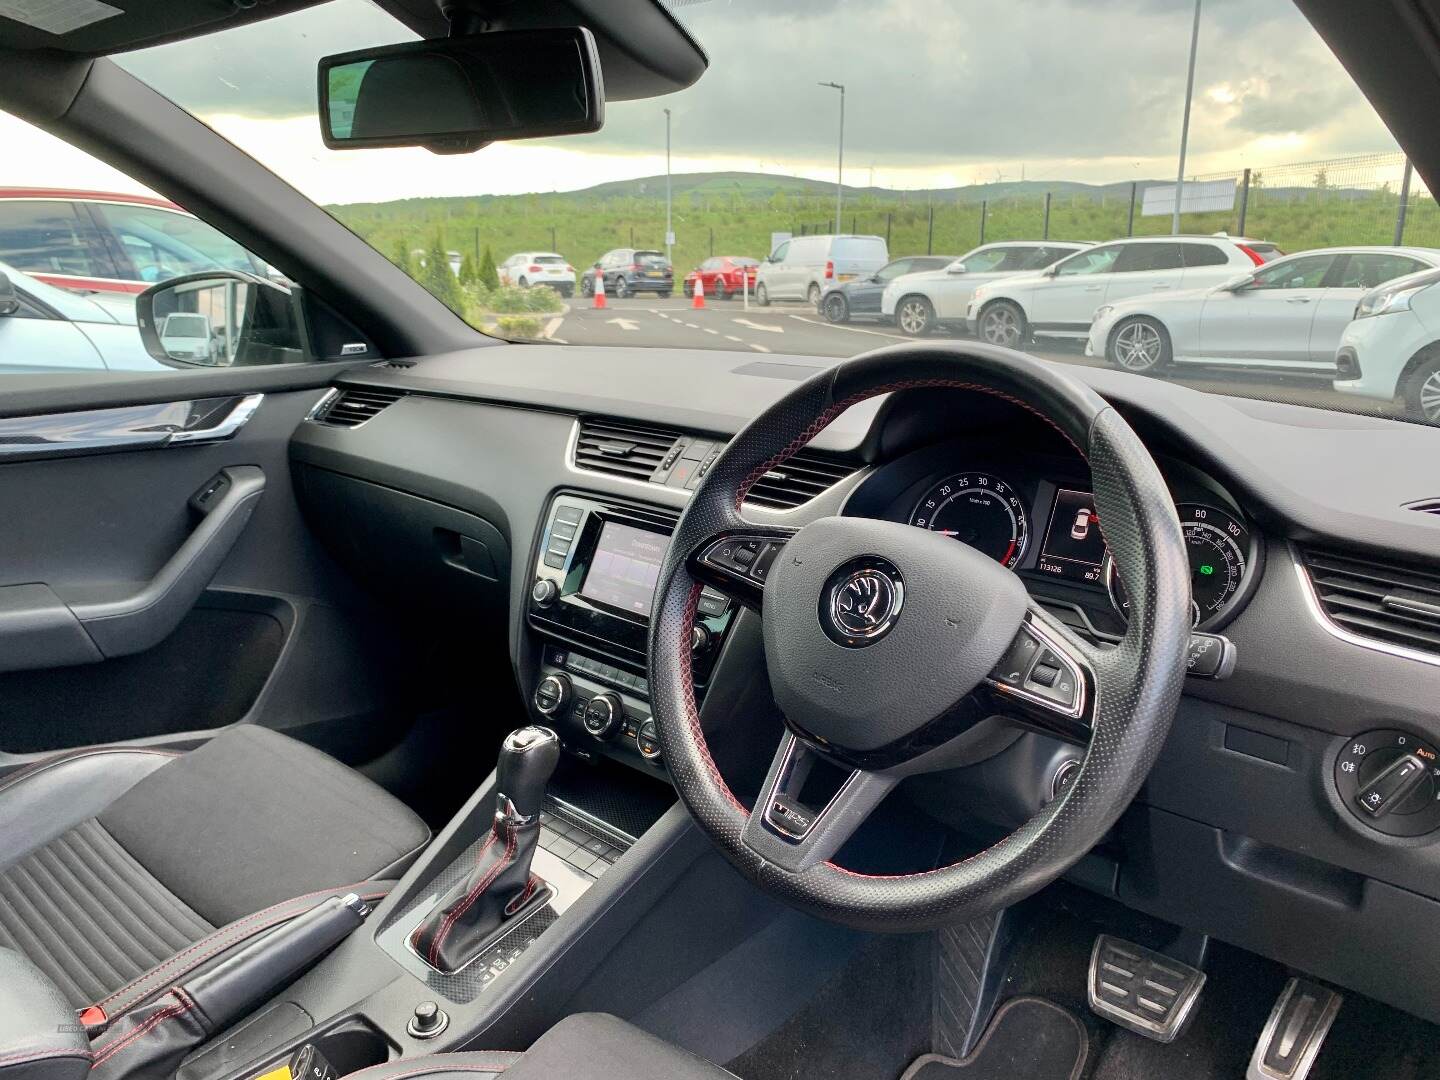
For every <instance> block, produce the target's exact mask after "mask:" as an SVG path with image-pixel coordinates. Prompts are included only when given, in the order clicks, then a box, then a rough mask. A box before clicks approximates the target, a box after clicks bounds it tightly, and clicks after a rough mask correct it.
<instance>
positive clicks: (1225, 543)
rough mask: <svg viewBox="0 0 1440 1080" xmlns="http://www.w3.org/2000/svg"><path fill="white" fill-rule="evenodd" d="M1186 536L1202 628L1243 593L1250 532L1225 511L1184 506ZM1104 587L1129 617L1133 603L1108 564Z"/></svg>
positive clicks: (1181, 509) (1196, 611)
mask: <svg viewBox="0 0 1440 1080" xmlns="http://www.w3.org/2000/svg"><path fill="white" fill-rule="evenodd" d="M1175 512H1176V513H1177V514H1178V515H1179V516H1180V528H1181V530H1182V531H1183V532H1184V534H1185V553H1186V554H1187V555H1188V556H1189V559H1190V599H1191V600H1192V602H1193V604H1194V609H1193V615H1192V617H1193V619H1194V621H1195V624H1196V625H1197V626H1198V625H1201V624H1203V623H1206V622H1208V621H1209V620H1210V619H1213V618H1214V617H1215V616H1216V615H1218V614H1220V612H1221V611H1222V610H1223V609H1224V608H1225V605H1226V604H1228V603H1229V602H1230V600H1231V598H1232V597H1234V595H1235V594H1236V593H1237V592H1239V591H1240V583H1241V582H1242V581H1244V579H1245V559H1246V556H1247V554H1248V552H1249V551H1250V531H1249V530H1248V529H1246V528H1245V526H1244V525H1242V524H1241V523H1240V522H1239V521H1238V520H1236V518H1235V517H1234V516H1233V515H1231V514H1228V513H1226V512H1225V511H1224V510H1217V509H1216V508H1215V507H1213V506H1205V505H1203V504H1201V503H1181V504H1180V505H1179V506H1177V507H1176V508H1175ZM1105 584H1106V585H1107V586H1108V587H1109V589H1110V599H1111V601H1112V602H1113V603H1114V604H1115V609H1116V610H1117V611H1119V612H1120V614H1122V615H1126V616H1127V617H1128V615H1129V609H1130V601H1129V600H1128V598H1127V597H1126V596H1125V587H1124V586H1123V585H1121V584H1120V577H1119V575H1118V574H1116V573H1115V563H1114V561H1113V560H1107V561H1106V564H1105Z"/></svg>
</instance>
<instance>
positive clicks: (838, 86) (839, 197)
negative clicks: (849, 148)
mask: <svg viewBox="0 0 1440 1080" xmlns="http://www.w3.org/2000/svg"><path fill="white" fill-rule="evenodd" d="M819 85H821V86H828V87H829V88H830V89H831V90H839V91H840V159H839V162H838V163H837V165H836V167H835V231H836V233H839V231H840V211H841V204H842V202H843V201H844V197H845V187H844V183H845V86H844V84H842V83H837V82H822V83H820V84H819Z"/></svg>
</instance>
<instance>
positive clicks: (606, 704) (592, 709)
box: [583, 691, 625, 741]
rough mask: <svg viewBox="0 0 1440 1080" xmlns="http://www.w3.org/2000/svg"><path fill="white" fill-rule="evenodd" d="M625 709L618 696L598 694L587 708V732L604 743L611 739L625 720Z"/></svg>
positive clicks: (585, 718) (585, 722) (585, 719)
mask: <svg viewBox="0 0 1440 1080" xmlns="http://www.w3.org/2000/svg"><path fill="white" fill-rule="evenodd" d="M624 708H625V707H624V705H623V704H622V703H621V701H620V697H619V695H618V694H612V693H609V692H608V691H607V692H605V693H603V694H596V695H595V696H594V697H592V698H591V699H590V704H588V705H586V706H585V716H584V721H583V722H584V724H585V730H586V731H588V732H589V733H590V734H591V735H593V736H595V738H597V739H600V740H602V741H603V740H605V739H608V738H610V737H611V736H612V735H614V734H615V732H616V731H618V730H619V728H620V725H621V723H622V722H623V721H624V719H625V711H624Z"/></svg>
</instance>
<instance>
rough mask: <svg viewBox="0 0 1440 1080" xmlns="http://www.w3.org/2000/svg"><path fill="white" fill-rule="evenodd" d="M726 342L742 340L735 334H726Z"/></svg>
mask: <svg viewBox="0 0 1440 1080" xmlns="http://www.w3.org/2000/svg"><path fill="white" fill-rule="evenodd" d="M725 340H726V341H739V340H740V339H739V338H738V337H736V336H735V335H734V334H726V335H725Z"/></svg>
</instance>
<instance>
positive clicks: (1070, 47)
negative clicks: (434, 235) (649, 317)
mask: <svg viewBox="0 0 1440 1080" xmlns="http://www.w3.org/2000/svg"><path fill="white" fill-rule="evenodd" d="M669 2H670V4H671V6H672V7H673V10H674V11H675V14H676V16H677V17H678V18H679V19H680V20H681V21H682V22H683V23H684V24H685V25H686V27H687V28H688V29H689V30H690V31H691V33H692V34H693V35H694V36H695V37H696V39H697V40H699V41H700V43H701V44H702V45H703V46H704V47H705V49H706V50H707V52H708V53H709V55H710V61H711V63H710V70H709V71H708V72H707V73H706V74H705V75H704V77H702V78H701V80H700V81H699V82H698V83H697V84H696V85H695V86H693V87H691V88H690V89H689V90H686V91H683V92H682V93H679V94H676V95H672V96H671V97H669V98H666V99H663V100H652V101H642V102H618V103H611V104H610V105H609V107H608V108H607V113H606V124H605V128H604V130H603V131H601V132H599V133H597V134H595V135H589V136H583V137H573V138H568V139H558V140H548V141H540V142H521V143H512V144H508V145H496V146H492V147H489V148H487V149H485V150H482V151H480V152H479V153H477V154H473V155H466V156H462V157H455V158H441V157H436V156H433V155H431V154H429V153H428V152H426V151H423V150H368V151H351V152H335V151H327V150H325V149H324V147H323V146H322V145H321V142H320V138H319V133H318V126H317V123H316V120H315V115H314V113H315V100H314V98H315V90H314V71H315V62H316V60H317V59H318V58H319V57H320V56H322V55H325V54H327V53H332V52H340V51H344V50H347V49H353V48H359V47H363V46H365V45H371V44H382V43H388V42H392V41H398V40H403V39H405V38H407V37H408V36H409V34H408V32H406V31H405V30H404V29H403V28H402V27H401V26H400V25H399V24H398V23H396V22H394V21H393V20H392V19H390V17H389V16H388V15H385V14H384V13H383V12H381V11H379V10H378V9H376V8H374V7H372V6H371V5H370V4H369V3H368V2H367V0H332V2H331V3H329V4H325V5H322V6H321V7H319V8H316V9H313V10H311V11H307V12H302V13H299V14H295V15H289V16H284V17H281V18H278V19H272V20H269V21H267V22H264V23H260V24H258V25H256V26H253V27H249V28H245V29H241V30H233V31H228V32H225V33H223V34H219V35H212V36H210V37H208V38H203V39H199V40H196V41H192V42H184V43H180V44H177V45H172V46H164V47H161V48H158V49H152V50H148V51H146V52H143V53H137V54H134V55H132V56H130V57H127V58H125V59H124V61H123V62H124V64H125V66H127V67H128V68H130V70H132V71H133V72H135V73H136V74H138V75H140V76H141V77H143V78H144V79H145V80H146V81H148V82H150V83H151V84H152V85H154V86H155V87H156V88H157V89H159V90H161V91H162V92H164V93H165V94H166V95H167V96H169V97H171V98H172V99H174V100H175V101H177V102H179V103H180V104H182V105H184V106H185V107H186V108H188V109H189V110H190V111H192V112H194V113H196V114H197V115H199V116H201V117H202V118H204V119H206V120H207V121H208V122H209V123H211V124H212V126H214V127H215V128H216V129H217V130H219V131H220V132H222V133H223V134H225V135H226V136H227V137H229V138H230V139H231V140H232V141H234V142H236V143H237V144H238V145H240V146H241V147H242V148H244V149H246V150H247V151H249V152H250V153H251V154H253V155H254V156H256V157H257V158H259V159H260V160H261V161H262V162H264V163H265V164H266V165H268V166H269V167H270V168H272V169H274V170H276V171H277V172H279V173H280V174H281V175H282V176H284V177H285V178H286V179H288V180H290V181H291V182H292V183H294V184H295V185H296V186H297V187H299V188H300V189H301V190H302V191H304V192H305V193H306V194H308V195H310V196H311V197H312V198H315V199H317V200H319V201H321V202H356V201H364V200H377V199H389V198H399V197H405V196H416V195H450V194H465V195H469V194H485V193H494V194H508V193H517V192H528V191H551V190H569V189H574V188H581V187H586V186H588V185H590V184H593V183H597V182H600V181H603V180H612V179H621V178H626V177H634V176H646V175H654V174H656V173H661V172H663V171H664V162H665V159H664V136H665V128H664V116H663V114H662V112H661V110H662V108H664V107H667V106H668V107H669V108H670V109H671V110H672V112H673V113H674V118H673V123H674V130H673V134H674V170H675V171H676V172H699V171H707V170H712V169H742V170H749V171H757V172H773V173H788V174H793V175H802V176H810V177H815V178H818V179H825V180H830V179H833V178H834V175H835V145H836V133H837V125H838V108H837V107H838V101H837V95H836V93H835V92H834V91H833V90H827V89H824V88H822V87H819V86H817V85H816V83H817V82H820V81H831V80H833V81H838V82H843V83H845V84H846V85H847V87H848V91H847V98H846V125H845V148H846V175H845V179H846V182H847V183H851V184H868V183H871V182H873V183H875V184H877V185H880V186H886V187H901V188H924V187H937V186H953V185H960V184H968V183H975V182H984V181H991V180H996V179H1001V178H1003V179H1007V180H1009V179H1018V178H1019V177H1020V176H1021V175H1022V171H1023V175H1024V176H1025V177H1026V178H1027V179H1039V180H1047V179H1054V180H1062V179H1064V180H1085V181H1113V180H1130V179H1145V178H1155V177H1161V178H1163V177H1165V176H1167V175H1170V174H1173V170H1174V168H1175V154H1176V150H1177V145H1178V140H1179V127H1180V112H1181V103H1182V100H1183V95H1184V88H1185V62H1186V55H1187V50H1188V47H1189V34H1190V25H1191V17H1192V13H1193V7H1192V4H1191V3H1190V0H1024V2H1017V0H669ZM0 144H3V145H6V146H7V147H10V148H11V149H12V150H14V151H16V152H12V153H8V154H7V155H5V158H6V160H5V161H4V162H0V184H26V183H44V184H65V185H67V186H88V185H90V184H92V183H95V184H102V185H107V186H112V187H118V186H123V187H133V186H134V185H133V184H130V183H128V182H127V181H125V180H123V179H122V178H119V177H117V176H115V175H114V174H112V173H109V172H108V171H107V170H104V169H102V168H100V167H98V166H96V165H93V164H91V163H88V162H85V161H83V160H81V159H80V157H79V155H76V154H73V153H66V151H65V148H63V147H57V146H55V145H54V143H53V141H52V140H50V139H49V138H48V137H46V136H43V135H41V134H40V133H38V132H35V131H33V130H31V129H26V128H24V126H23V125H20V124H19V122H18V121H14V120H13V119H11V118H8V117H4V116H3V114H0ZM1190 147H1191V149H1190V164H1189V166H1188V167H1187V172H1188V173H1207V172H1217V171H1221V170H1237V171H1238V170H1239V169H1241V168H1244V167H1246V166H1250V167H1252V168H1263V167H1265V166H1267V165H1274V164H1277V163H1285V162H1301V161H1310V160H1316V159H1322V158H1329V157H1337V156H1345V155H1351V154H1362V153H1371V152H1382V153H1383V152H1391V151H1394V150H1395V149H1396V147H1395V143H1394V140H1393V139H1392V138H1391V137H1390V135H1389V133H1388V132H1387V131H1386V130H1385V128H1384V126H1383V125H1382V124H1381V123H1380V122H1379V120H1378V119H1377V118H1376V117H1375V115H1374V112H1373V110H1372V109H1371V108H1370V106H1369V105H1368V104H1367V103H1366V101H1365V100H1364V98H1363V97H1362V96H1361V95H1360V93H1359V92H1358V91H1357V90H1356V89H1355V88H1354V86H1353V85H1352V83H1351V81H1350V79H1349V76H1348V75H1346V73H1345V72H1344V70H1343V69H1342V68H1341V67H1340V65H1339V63H1338V62H1337V61H1336V60H1335V59H1334V57H1333V56H1332V55H1331V54H1330V52H1329V50H1328V49H1327V48H1326V47H1325V45H1324V43H1323V42H1321V41H1320V39H1319V38H1318V37H1317V36H1316V35H1315V33H1314V32H1313V31H1312V30H1311V29H1310V27H1309V25H1308V24H1307V23H1306V22H1305V20H1304V19H1303V17H1302V16H1301V15H1300V14H1299V13H1298V12H1297V11H1296V10H1295V8H1294V7H1293V5H1292V3H1291V2H1290V0H1204V14H1203V17H1202V22H1201V31H1200V51H1199V63H1198V67H1197V73H1196V95H1195V107H1194V114H1193V119H1192V126H1191V143H1190Z"/></svg>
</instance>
